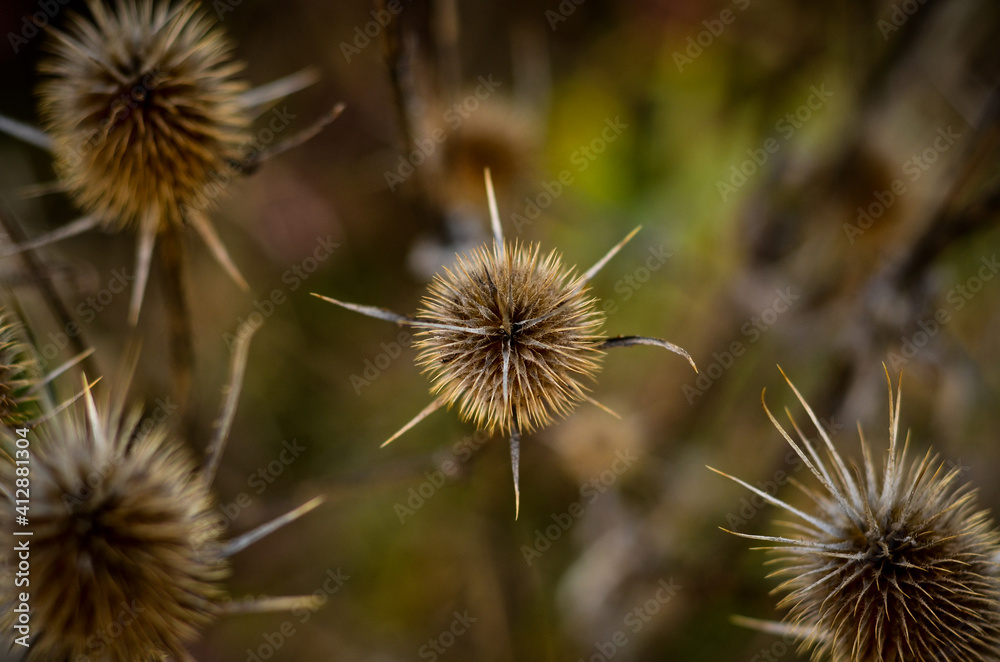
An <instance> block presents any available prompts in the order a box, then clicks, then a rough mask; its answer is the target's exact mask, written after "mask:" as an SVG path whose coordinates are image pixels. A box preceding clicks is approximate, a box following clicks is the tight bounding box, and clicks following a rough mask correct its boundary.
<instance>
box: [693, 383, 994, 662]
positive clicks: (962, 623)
mask: <svg viewBox="0 0 1000 662" xmlns="http://www.w3.org/2000/svg"><path fill="white" fill-rule="evenodd" d="M782 375H784V373H782ZM886 378H887V379H888V373H887V374H886ZM785 379H786V380H787V379H788V378H787V377H785ZM788 384H789V386H791V388H792V390H793V391H794V393H795V396H796V398H798V400H799V402H800V403H801V404H802V406H803V407H804V408H805V410H806V413H807V414H808V415H809V418H810V420H812V422H813V425H815V426H816V430H817V431H818V433H819V435H820V439H821V440H822V447H823V448H822V449H818V448H817V447H816V445H817V444H814V442H813V441H812V440H810V439H808V438H807V437H806V436H805V435H804V434H803V433H802V431H801V430H800V429H799V427H798V425H797V424H796V423H795V421H794V419H792V417H791V414H790V413H788V416H789V419H790V420H791V423H792V427H793V428H794V429H795V432H796V433H797V437H798V441H796V440H794V439H792V437H791V436H790V435H789V434H788V433H787V432H786V431H785V429H784V428H783V427H782V426H781V424H780V423H778V421H777V420H776V419H775V418H774V416H773V415H772V414H771V412H770V411H769V410H768V408H767V404H766V403H765V404H764V410H765V411H766V412H767V415H768V417H769V418H770V419H771V422H772V423H773V424H774V426H775V427H776V428H777V429H778V431H779V432H780V433H781V435H782V436H783V437H784V438H785V441H787V442H788V444H789V445H791V447H792V448H793V449H794V450H795V452H796V454H797V455H798V456H799V458H801V460H802V462H803V463H804V464H805V465H806V466H807V467H809V470H810V471H811V472H812V474H813V475H814V476H815V477H816V479H817V480H818V481H819V482H820V484H821V485H822V488H823V489H822V490H814V489H812V488H809V487H806V486H804V485H802V484H801V483H799V482H798V481H795V480H794V479H792V483H793V484H794V485H795V486H796V487H797V488H798V489H799V490H800V491H801V492H802V493H803V494H804V495H805V496H806V497H808V499H809V501H811V502H812V507H811V508H809V509H807V510H800V509H798V508H796V507H794V506H792V505H791V504H789V502H788V501H785V500H782V499H779V498H777V497H775V496H772V495H770V494H768V493H767V492H764V491H763V490H760V489H758V488H755V487H753V486H751V485H749V484H748V483H746V482H744V481H742V480H739V479H738V478H733V477H732V476H729V475H727V474H722V475H723V476H726V477H727V478H730V479H731V480H733V481H735V482H737V483H739V484H740V485H742V486H744V487H746V488H747V489H749V490H751V491H752V492H754V493H755V494H757V495H758V496H759V497H760V498H762V499H763V500H765V501H767V502H768V503H771V504H773V505H775V506H777V507H779V508H781V509H782V510H784V511H785V512H787V513H789V514H791V515H792V516H794V518H795V521H791V522H784V521H782V522H778V524H779V525H780V526H782V527H784V528H786V529H787V530H788V531H789V532H790V535H789V536H770V535H751V534H746V533H735V532H730V533H734V534H735V535H738V536H740V537H743V538H748V539H750V540H760V541H764V542H767V543H773V545H769V546H767V547H763V548H762V549H766V550H770V552H771V553H772V554H773V555H774V558H773V560H772V561H771V563H773V564H775V565H776V566H777V570H775V571H774V572H773V573H772V574H771V575H770V576H772V577H780V578H782V579H783V580H784V581H783V582H782V583H781V584H780V585H779V586H778V587H777V588H776V589H775V592H777V593H783V594H785V596H784V597H783V598H782V600H781V601H780V602H779V603H778V606H779V607H781V608H785V609H787V616H786V617H785V620H784V621H783V623H780V624H778V623H770V622H761V621H756V620H753V619H738V622H741V623H743V624H745V625H749V626H751V627H755V628H759V629H764V630H767V631H772V632H776V633H782V634H788V635H791V636H792V637H793V638H795V639H797V640H798V641H800V642H801V648H802V649H804V650H809V649H811V650H812V659H813V660H817V661H818V660H834V661H836V662H846V661H848V660H849V661H851V662H904V661H907V662H908V661H916V662H959V661H969V662H972V661H977V662H978V661H982V660H996V659H1000V574H998V566H997V559H998V558H1000V557H998V551H1000V533H998V532H997V529H996V527H995V525H994V523H993V522H992V520H991V519H990V518H989V514H988V512H987V511H985V510H982V509H980V507H979V506H978V505H977V504H976V491H975V490H973V489H970V487H969V486H968V485H962V484H960V483H959V479H960V469H959V468H958V467H954V468H951V469H947V468H945V467H944V466H943V465H942V463H941V462H940V461H939V459H938V456H936V455H932V453H931V451H928V452H927V453H926V454H925V455H924V456H923V458H922V459H920V460H919V461H911V460H910V458H908V457H907V451H908V448H909V436H907V439H906V441H905V443H904V444H903V447H902V448H899V445H898V443H897V441H898V436H899V416H900V404H901V391H900V389H899V388H897V391H896V397H895V403H893V394H892V384H891V383H890V384H889V449H888V453H887V455H886V457H885V460H884V467H883V468H882V470H881V471H879V470H878V468H877V467H876V465H875V461H874V460H873V458H872V455H871V452H870V450H869V447H868V444H867V443H866V442H865V440H864V437H863V436H862V437H861V450H862V454H863V457H864V462H863V466H861V467H858V466H857V465H854V464H853V463H852V465H851V466H850V467H849V466H848V465H847V463H845V461H844V460H843V459H842V457H841V455H840V453H839V452H838V451H837V450H836V449H835V448H834V446H833V444H832V443H831V440H830V437H829V435H828V434H827V433H826V431H825V430H824V429H823V427H822V426H821V425H820V422H819V420H818V419H817V418H816V415H815V414H814V413H813V410H812V409H811V408H810V407H809V405H808V404H807V403H806V401H805V400H804V399H803V398H802V395H801V394H800V393H799V391H798V390H797V389H796V388H795V386H794V385H793V384H792V383H791V381H788ZM786 413H787V410H786ZM713 471H716V470H714V469H713ZM717 473H720V474H721V473H722V472H717Z"/></svg>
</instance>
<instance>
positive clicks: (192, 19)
mask: <svg viewBox="0 0 1000 662" xmlns="http://www.w3.org/2000/svg"><path fill="white" fill-rule="evenodd" d="M88 6H89V8H90V12H91V14H92V19H87V18H84V17H83V16H80V15H74V16H73V17H72V19H71V22H70V26H69V28H68V30H67V31H66V32H59V31H54V32H53V33H52V35H53V36H52V41H51V45H50V50H51V51H52V55H51V56H50V57H49V58H48V59H45V60H43V61H42V62H41V64H40V65H39V71H40V72H41V73H43V74H46V75H48V76H49V77H48V78H47V79H46V80H45V81H44V82H43V83H42V84H41V85H40V86H39V97H40V111H41V115H42V119H43V123H44V126H45V129H46V132H47V133H48V135H49V136H50V137H51V148H52V153H53V158H54V166H55V169H56V173H57V175H58V176H59V180H60V183H61V184H62V186H63V187H64V188H65V189H66V190H67V192H68V193H69V194H70V196H72V198H73V199H74V200H75V202H76V203H77V205H78V206H79V207H80V208H81V209H82V210H83V211H84V212H85V213H86V214H87V216H86V217H85V221H84V223H85V224H86V225H88V226H90V225H94V224H100V225H102V226H104V227H105V228H106V229H109V230H113V231H119V230H123V229H130V230H133V231H136V232H138V236H139V253H140V257H139V259H140V260H142V259H145V260H146V261H147V262H148V254H149V253H150V252H151V251H152V248H153V244H154V242H155V239H156V235H157V234H158V233H160V232H164V231H168V230H171V229H173V228H179V227H181V226H183V225H185V224H190V225H192V226H193V227H194V228H195V229H196V230H197V231H198V232H199V234H201V236H202V237H203V238H204V239H205V240H206V243H207V244H208V245H209V247H210V248H211V249H212V250H213V252H214V253H215V255H216V257H217V258H218V259H219V260H220V262H221V263H222V264H223V266H225V267H226V268H227V269H228V270H229V272H230V274H231V275H232V276H233V278H234V279H235V280H236V281H237V283H239V284H241V285H242V286H245V282H244V281H243V279H242V277H241V276H240V275H239V272H238V271H237V270H236V269H235V267H234V266H233V265H232V262H231V261H230V260H229V258H228V255H227V254H226V252H225V250H224V248H223V247H222V244H221V243H220V242H219V240H218V238H217V237H216V235H215V231H214V229H213V228H212V226H211V223H210V222H209V220H208V219H207V217H206V216H205V215H204V214H203V212H202V211H201V210H202V209H204V207H205V206H206V205H205V204H203V203H202V202H201V201H202V200H206V201H211V200H212V196H211V195H208V192H209V191H210V189H211V188H212V187H217V186H219V181H222V177H223V176H224V174H225V173H226V172H227V170H228V169H229V166H230V163H238V162H240V161H241V160H242V159H243V154H242V146H243V145H244V144H245V143H247V142H248V141H249V138H250V135H249V125H250V120H251V115H250V113H249V111H248V108H247V107H246V104H245V103H244V101H243V98H242V95H243V93H245V92H246V91H247V86H246V84H245V83H244V82H243V81H241V80H239V79H238V78H236V75H237V74H238V73H239V72H240V70H241V69H242V65H241V64H239V63H237V62H235V61H234V60H233V59H232V50H233V45H232V42H230V41H229V40H228V39H227V38H226V37H225V36H224V35H223V33H222V32H221V30H219V29H218V28H216V27H214V26H213V25H212V21H211V19H210V18H209V17H208V16H207V15H206V14H205V13H204V12H203V11H202V10H201V9H200V8H199V5H198V3H196V2H193V1H191V0H181V2H180V3H179V4H177V5H173V4H171V3H169V2H160V3H157V4H155V5H154V3H153V1H152V0H117V1H116V3H115V6H114V9H109V8H108V7H106V6H105V5H104V4H103V3H101V2H97V1H96V0H91V2H89V5H88ZM143 256H145V258H144V257H143ZM147 273H148V265H147V266H146V268H145V269H143V270H141V271H140V272H139V278H140V279H141V280H140V281H139V282H138V283H137V284H136V291H137V292H138V294H137V295H134V296H141V294H142V290H143V288H144V285H145V278H146V274H147ZM133 301H134V300H133ZM136 308H137V304H136V305H134V306H133V311H134V312H135V313H137V309H136Z"/></svg>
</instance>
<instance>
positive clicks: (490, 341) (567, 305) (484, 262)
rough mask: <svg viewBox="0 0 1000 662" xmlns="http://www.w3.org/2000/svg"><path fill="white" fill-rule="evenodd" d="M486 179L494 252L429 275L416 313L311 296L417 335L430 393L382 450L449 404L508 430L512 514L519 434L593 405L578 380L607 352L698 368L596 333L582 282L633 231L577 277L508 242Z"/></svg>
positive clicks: (556, 260)
mask: <svg viewBox="0 0 1000 662" xmlns="http://www.w3.org/2000/svg"><path fill="white" fill-rule="evenodd" d="M485 175H486V197H487V201H488V203H489V208H490V221H491V224H492V226H493V246H492V248H488V247H486V246H483V247H481V248H479V249H478V250H476V251H474V252H473V253H472V254H471V255H470V256H467V257H462V256H456V259H457V262H456V265H455V268H454V270H450V269H445V275H443V276H442V275H438V276H436V277H435V279H434V281H433V282H432V284H431V286H430V290H429V293H428V295H427V296H426V297H424V301H423V307H422V308H421V309H420V310H419V312H418V313H417V315H416V316H415V317H410V316H407V315H400V314H399V313H394V312H392V311H391V310H386V309H384V308H376V307H374V306H362V305H358V304H355V303H345V302H343V301H338V300H337V299H331V298H330V297H325V296H322V295H319V294H315V293H314V296H317V297H319V298H321V299H323V300H325V301H329V302H330V303H333V304H336V305H338V306H342V307H344V308H347V309H349V310H353V311H355V312H359V313H362V314H363V315H368V316H370V317H376V318H378V319H383V320H387V321H390V322H395V323H397V324H408V325H410V326H413V327H415V328H417V329H418V334H417V335H418V337H419V340H418V341H417V345H418V347H419V348H420V350H421V351H420V354H419V356H418V357H417V362H418V364H419V365H421V366H422V367H423V369H424V372H425V373H427V374H429V375H430V376H431V379H432V381H433V387H432V388H433V391H434V392H435V393H437V394H438V397H437V398H436V399H435V400H434V401H433V402H432V403H431V404H430V405H429V406H427V407H426V408H425V409H424V410H423V411H422V412H420V413H419V414H417V415H416V416H415V417H414V418H413V419H412V420H411V421H410V422H409V423H407V424H406V425H404V426H403V427H402V428H401V429H400V430H399V431H397V432H396V434H394V435H392V436H391V437H390V438H389V439H388V440H387V441H386V442H385V443H383V444H382V445H383V446H385V445H386V444H388V443H389V442H391V441H393V440H394V439H396V438H397V437H399V436H400V435H401V434H403V433H404V432H406V431H407V430H409V429H410V428H412V427H413V426H414V425H416V424H417V423H419V422H420V421H421V420H423V418H424V417H426V416H427V415H429V414H430V413H432V412H434V411H435V410H437V409H439V408H440V407H442V406H445V405H448V406H449V407H450V406H451V405H454V404H456V403H457V404H458V405H459V414H460V416H461V417H462V418H463V419H471V420H473V421H475V423H476V424H477V425H478V426H480V427H485V428H488V429H490V430H493V429H495V428H500V429H501V430H503V431H504V432H507V433H509V434H510V453H511V470H512V473H513V475H514V503H515V506H514V508H515V517H516V513H517V512H518V509H519V507H520V490H519V486H518V463H519V458H520V444H521V431H522V430H529V431H530V430H535V429H537V428H541V427H544V426H546V425H548V424H549V423H551V422H552V421H553V420H554V419H555V418H556V417H558V416H565V415H566V414H568V413H569V412H570V411H571V410H572V409H573V407H575V406H576V404H578V403H579V402H580V401H582V400H588V401H590V402H594V401H593V400H591V399H590V397H589V396H587V395H586V392H585V387H584V385H583V380H584V379H586V378H588V377H593V376H594V375H595V374H596V373H597V370H598V368H599V360H600V359H601V357H602V356H603V354H604V350H605V349H608V348H610V347H627V346H629V345H656V346H659V347H663V348H665V349H669V350H670V351H672V352H675V353H677V354H680V355H681V356H683V357H685V358H686V359H687V360H688V362H689V363H690V364H691V367H693V368H694V369H695V371H697V370H698V368H697V367H696V366H695V363H694V360H693V359H692V358H691V356H690V355H689V354H688V353H687V352H686V351H684V350H683V349H681V348H680V347H678V346H677V345H674V344H673V343H669V342H667V341H665V340H660V339H658V338H645V337H641V336H624V337H623V336H618V337H615V338H604V337H599V336H598V335H597V332H598V331H599V330H600V327H601V324H602V322H603V316H602V315H601V314H600V313H599V312H598V311H597V310H595V304H596V300H595V299H593V298H591V297H589V296H587V289H586V286H587V283H588V282H589V281H590V279H591V278H593V277H594V275H595V274H597V273H598V272H599V271H600V270H601V268H603V267H604V265H605V264H606V263H607V262H608V260H610V259H611V258H612V257H614V255H615V254H616V253H617V252H618V251H619V250H620V249H621V248H622V246H624V245H625V244H626V243H628V241H629V240H630V239H631V238H632V237H633V236H635V233H636V232H638V231H639V228H636V229H635V230H633V231H632V232H631V233H629V234H628V236H626V237H625V239H623V240H622V241H621V242H619V243H618V244H617V245H616V246H614V247H613V248H612V249H611V250H610V251H608V252H607V253H606V254H605V255H604V257H602V258H601V259H600V260H598V261H597V263H596V264H595V265H594V266H592V267H591V268H590V269H588V270H587V271H585V272H584V273H582V274H580V275H579V276H577V275H575V273H574V270H573V269H565V268H563V266H562V262H561V259H560V257H559V254H558V253H557V252H555V251H553V252H551V253H549V254H548V255H547V256H546V257H545V258H541V257H540V249H539V247H538V246H536V245H533V244H528V245H521V244H519V243H516V242H515V243H514V244H513V245H510V244H508V243H506V241H505V240H504V237H503V229H502V228H501V226H500V213H499V210H498V209H497V203H496V196H495V195H494V192H493V181H492V179H491V178H490V171H489V170H488V169H487V170H486V172H485ZM594 404H597V403H596V402H595V403H594Z"/></svg>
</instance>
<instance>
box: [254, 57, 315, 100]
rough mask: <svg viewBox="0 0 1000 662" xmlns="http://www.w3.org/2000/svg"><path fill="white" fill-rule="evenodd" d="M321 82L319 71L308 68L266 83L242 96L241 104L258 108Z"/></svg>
mask: <svg viewBox="0 0 1000 662" xmlns="http://www.w3.org/2000/svg"><path fill="white" fill-rule="evenodd" d="M317 81H319V71H318V70H317V69H315V68H314V67H306V68H305V69H302V70H300V71H296V72H295V73H293V74H289V75H287V76H285V77H283V78H279V79H278V80H275V81H272V82H270V83H265V84H264V85H260V86H258V87H255V88H253V89H251V90H247V91H246V92H244V93H243V94H241V95H240V102H241V103H242V104H243V105H244V107H246V108H257V107H259V106H263V105H265V104H268V103H271V102H272V101H277V100H278V99H282V98H284V97H287V96H289V95H291V94H294V93H296V92H298V91H300V90H304V89H305V88H307V87H309V86H310V85H313V84H315V83H316V82H317Z"/></svg>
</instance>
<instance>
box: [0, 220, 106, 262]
mask: <svg viewBox="0 0 1000 662" xmlns="http://www.w3.org/2000/svg"><path fill="white" fill-rule="evenodd" d="M99 224H100V221H99V220H98V218H97V217H96V216H81V217H80V218H78V219H76V220H75V221H72V222H70V223H67V224H66V225H64V226H62V227H61V228H56V229H55V230H53V231H52V232H49V233H47V234H43V235H42V236H41V237H36V238H35V239H30V240H28V241H25V242H23V243H20V244H16V245H14V246H9V247H7V248H4V249H3V250H2V251H0V258H4V257H10V256H11V255H17V254H18V253H23V252H25V251H33V250H36V249H39V248H42V247H43V246H48V245H49V244H54V243H56V242H57V241H62V240H63V239H69V238H70V237H75V236H76V235H78V234H83V233H84V232H86V231H87V230H90V229H93V228H95V227H97V226H98V225H99Z"/></svg>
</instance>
